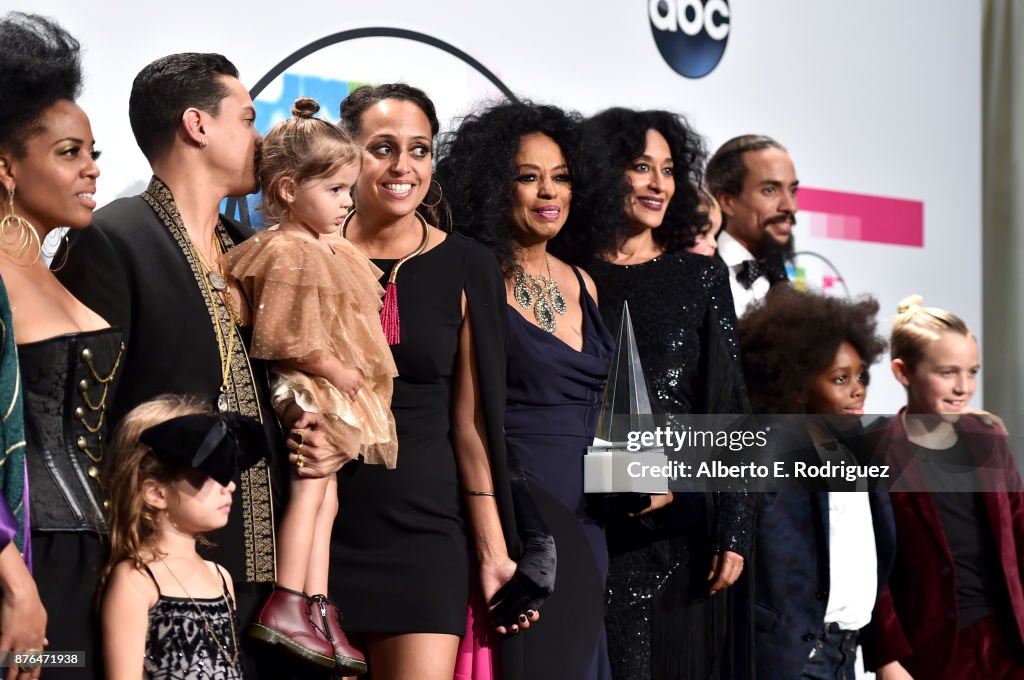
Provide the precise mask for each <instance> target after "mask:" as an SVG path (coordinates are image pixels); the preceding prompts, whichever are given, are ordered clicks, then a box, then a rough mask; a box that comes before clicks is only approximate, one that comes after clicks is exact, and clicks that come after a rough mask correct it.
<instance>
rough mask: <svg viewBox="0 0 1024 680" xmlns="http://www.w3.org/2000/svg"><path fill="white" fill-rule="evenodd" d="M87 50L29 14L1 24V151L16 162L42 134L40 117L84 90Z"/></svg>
mask: <svg viewBox="0 0 1024 680" xmlns="http://www.w3.org/2000/svg"><path fill="white" fill-rule="evenodd" d="M80 54H81V46H80V45H79V43H78V41H77V40H75V39H74V38H73V37H72V36H71V34H70V33H68V32H67V31H65V30H64V29H63V28H61V27H60V26H59V25H58V24H57V23H56V22H55V21H53V20H51V19H47V18H46V17H42V16H39V15H38V14H25V13H23V12H9V13H8V14H6V15H4V17H3V19H0V93H2V94H0V149H3V150H6V151H9V152H11V153H13V154H14V155H15V156H16V157H21V156H23V155H24V154H25V141H26V140H28V139H29V138H30V137H32V136H33V135H35V134H38V133H39V132H41V131H42V127H41V122H40V118H41V116H42V114H43V112H44V111H46V109H48V108H49V107H50V106H52V105H53V104H55V103H56V102H58V101H60V100H62V99H67V100H70V101H74V100H75V99H77V98H78V94H79V92H80V91H81V89H82V66H81V57H80Z"/></svg>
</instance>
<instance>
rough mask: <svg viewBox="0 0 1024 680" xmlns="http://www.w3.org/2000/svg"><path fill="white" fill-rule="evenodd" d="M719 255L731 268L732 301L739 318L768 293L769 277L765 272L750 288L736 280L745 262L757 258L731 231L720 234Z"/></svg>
mask: <svg viewBox="0 0 1024 680" xmlns="http://www.w3.org/2000/svg"><path fill="white" fill-rule="evenodd" d="M718 257H720V258H722V262H724V263H725V266H726V267H728V268H729V287H730V288H732V301H733V304H734V305H735V306H736V317H737V318H739V317H741V316H743V313H744V312H745V311H747V307H748V306H749V305H750V303H752V302H756V301H757V300H760V299H762V298H764V296H765V295H767V294H768V288H770V287H771V284H769V283H768V277H767V276H765V275H764V274H762V275H761V276H759V277H757V278H756V279H754V283H753V284H752V285H751V286H750V288H745V287H744V286H743V284H742V283H740V282H739V281H737V280H736V275H737V274H738V273H739V271H740V269H741V268H742V267H743V263H744V262H746V261H747V260H754V259H756V258H755V257H754V256H753V255H752V254H751V253H750V251H749V250H747V249H746V248H745V247H743V244H741V243H740V242H739V241H737V240H736V239H734V238H733V237H732V236H730V235H729V232H726V231H723V232H722V233H720V234H719V235H718Z"/></svg>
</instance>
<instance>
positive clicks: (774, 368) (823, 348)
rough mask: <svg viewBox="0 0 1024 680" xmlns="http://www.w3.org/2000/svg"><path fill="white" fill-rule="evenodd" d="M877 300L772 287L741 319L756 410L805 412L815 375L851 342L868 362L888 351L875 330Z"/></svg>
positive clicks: (746, 370)
mask: <svg viewBox="0 0 1024 680" xmlns="http://www.w3.org/2000/svg"><path fill="white" fill-rule="evenodd" d="M877 314H878V301H877V300H875V299H874V298H871V297H865V298H862V299H860V300H856V301H850V300H845V299H841V298H834V297H826V296H824V295H818V294H816V293H801V292H799V291H797V290H795V289H793V288H792V287H791V286H774V287H772V289H771V290H770V291H769V292H768V296H767V297H766V298H765V299H764V300H762V301H761V302H760V303H759V304H758V305H757V306H755V307H752V308H750V309H748V310H747V312H746V314H745V315H744V316H743V318H741V319H740V323H739V333H740V347H741V350H742V353H743V375H744V377H745V378H746V380H747V388H748V390H749V391H750V402H751V405H752V407H753V411H754V413H793V414H802V413H806V412H807V406H806V395H807V390H808V389H809V388H810V386H811V384H812V383H813V382H814V379H815V378H816V377H817V376H818V375H819V374H820V373H821V372H822V371H824V370H826V369H828V367H829V366H831V365H832V362H833V361H834V360H835V357H836V352H838V351H839V345H841V344H842V343H843V342H844V341H845V342H849V343H850V344H851V345H853V346H854V348H855V349H856V350H857V352H858V353H859V354H860V357H861V360H862V361H863V362H864V365H865V366H871V365H872V364H874V363H875V361H876V360H877V359H878V357H879V356H880V355H881V354H882V352H884V351H885V339H884V338H882V337H881V336H880V335H878V333H877V332H876V326H877V321H876V315H877Z"/></svg>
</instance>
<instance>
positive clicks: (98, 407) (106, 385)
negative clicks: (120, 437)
mask: <svg viewBox="0 0 1024 680" xmlns="http://www.w3.org/2000/svg"><path fill="white" fill-rule="evenodd" d="M122 356H124V343H123V342H122V343H121V345H120V347H118V350H117V356H116V357H114V365H113V366H111V368H110V372H109V373H107V374H106V375H100V372H99V371H97V370H96V364H95V363H94V362H93V356H92V350H91V349H89V348H88V347H86V348H85V349H83V350H82V354H81V357H82V360H83V361H84V362H85V365H86V366H87V367H88V368H89V373H91V374H92V378H93V380H94V381H95V383H94V384H96V385H101V386H102V388H103V389H102V391H101V392H100V398H99V401H98V402H96V403H94V402H93V401H92V399H91V398H90V397H89V388H90V387H92V385H91V384H90V383H89V381H88V380H87V379H86V378H82V380H81V381H79V383H78V392H79V393H80V394H81V395H82V403H84V404H85V406H86V408H88V409H89V411H91V412H93V413H96V414H98V416H97V418H96V422H95V424H91V425H90V424H89V421H88V420H86V410H85V409H84V408H82V407H81V406H78V407H76V408H75V412H74V414H75V417H76V418H78V420H79V422H81V423H82V427H84V428H85V429H86V431H87V432H88V433H89V434H97V433H99V431H100V430H101V429H102V428H103V420H104V418H105V417H106V414H107V395H108V394H109V393H110V383H112V382H113V381H114V376H116V375H117V369H118V367H119V366H120V365H121V357H122ZM76 444H77V446H78V449H79V450H80V451H81V452H82V453H84V454H85V455H86V457H87V458H88V459H89V460H91V461H92V462H93V463H94V464H93V465H91V466H89V469H88V471H87V472H88V475H89V476H90V477H92V478H93V479H95V480H96V483H97V484H99V485H100V486H103V482H102V480H101V479H100V469H99V465H100V463H102V462H103V448H102V447H103V443H102V441H100V442H99V445H98V446H97V447H96V448H97V453H93V451H92V450H90V449H89V440H88V438H86V437H85V436H80V437H79V438H78V441H77V442H76Z"/></svg>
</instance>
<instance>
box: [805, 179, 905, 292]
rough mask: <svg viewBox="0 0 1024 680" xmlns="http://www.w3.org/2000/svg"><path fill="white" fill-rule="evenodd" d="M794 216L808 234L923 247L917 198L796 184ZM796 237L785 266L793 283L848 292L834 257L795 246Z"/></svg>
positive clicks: (812, 287)
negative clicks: (797, 205) (794, 248)
mask: <svg viewBox="0 0 1024 680" xmlns="http://www.w3.org/2000/svg"><path fill="white" fill-rule="evenodd" d="M798 220H799V224H800V225H801V227H802V228H804V229H805V230H806V231H805V232H804V233H806V234H807V235H808V236H810V237H811V238H812V239H816V238H820V239H830V240H832V239H836V240H844V241H859V242H861V243H877V244H884V245H896V246H907V247H911V248H923V247H924V203H923V202H921V201H911V200H907V199H902V198H888V197H884V196H870V195H867V194H854V193H849V192H844V191H832V190H826V189H811V188H808V187H800V213H799V215H798ZM796 240H797V250H798V252H797V253H795V254H794V256H793V259H792V260H791V261H790V262H789V264H788V265H787V272H788V274H789V278H790V280H791V281H793V284H794V285H795V286H796V287H797V288H799V289H801V290H817V291H819V292H823V293H827V294H829V295H844V296H849V294H850V292H849V288H848V287H847V284H846V281H845V280H844V279H843V277H842V275H841V274H840V273H839V269H838V267H837V266H836V264H835V262H834V261H833V260H830V259H829V258H827V257H825V256H824V255H822V254H821V253H817V252H813V251H809V250H803V251H801V250H800V249H799V246H800V241H801V239H800V236H799V232H798V235H797V238H796ZM804 242H805V243H806V241H804ZM840 264H841V261H840Z"/></svg>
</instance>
